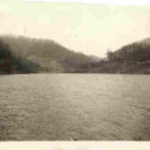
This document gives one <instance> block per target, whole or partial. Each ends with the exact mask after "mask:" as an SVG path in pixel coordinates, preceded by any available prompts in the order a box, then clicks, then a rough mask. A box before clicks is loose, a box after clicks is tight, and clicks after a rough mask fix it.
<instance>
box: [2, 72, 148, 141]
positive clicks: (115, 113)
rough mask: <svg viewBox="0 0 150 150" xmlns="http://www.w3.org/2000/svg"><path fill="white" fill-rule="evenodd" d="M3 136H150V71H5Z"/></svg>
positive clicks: (130, 137)
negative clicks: (126, 73) (140, 73)
mask: <svg viewBox="0 0 150 150" xmlns="http://www.w3.org/2000/svg"><path fill="white" fill-rule="evenodd" d="M0 140H150V76H146V75H105V74H30V75H6V76H5V75H4V76H0Z"/></svg>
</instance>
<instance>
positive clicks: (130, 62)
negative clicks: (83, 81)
mask: <svg viewBox="0 0 150 150" xmlns="http://www.w3.org/2000/svg"><path fill="white" fill-rule="evenodd" d="M99 66H100V67H98V68H96V69H94V70H93V71H94V72H98V73H138V74H149V73H150V39H145V40H142V41H139V42H134V43H132V44H129V45H126V46H123V47H122V48H120V49H118V50H116V51H115V52H111V51H108V52H107V59H106V61H105V62H103V63H100V64H99Z"/></svg>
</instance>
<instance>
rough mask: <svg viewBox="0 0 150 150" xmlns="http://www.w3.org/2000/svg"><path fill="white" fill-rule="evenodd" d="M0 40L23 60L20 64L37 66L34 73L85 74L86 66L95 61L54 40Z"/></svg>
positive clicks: (16, 38)
mask: <svg viewBox="0 0 150 150" xmlns="http://www.w3.org/2000/svg"><path fill="white" fill-rule="evenodd" d="M0 39H1V41H2V42H3V43H7V45H9V51H10V52H11V53H13V54H14V55H15V56H17V57H18V58H21V60H20V62H22V60H25V61H24V62H26V63H29V62H30V63H32V64H33V65H36V68H35V67H33V66H32V67H33V68H34V69H33V72H83V68H84V66H85V65H87V64H90V63H91V62H93V61H94V60H93V58H92V57H89V56H86V55H84V54H82V53H76V52H73V51H70V50H69V49H67V48H65V47H63V46H61V45H59V44H58V43H56V42H54V41H52V40H47V39H35V38H27V37H23V36H20V37H14V36H1V37H0ZM32 67H31V69H32ZM10 72H12V71H10ZM16 72H18V71H16ZM31 72H32V71H31Z"/></svg>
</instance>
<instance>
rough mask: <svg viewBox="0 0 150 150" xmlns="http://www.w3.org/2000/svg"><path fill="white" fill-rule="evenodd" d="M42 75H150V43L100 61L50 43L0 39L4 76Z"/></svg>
mask: <svg viewBox="0 0 150 150" xmlns="http://www.w3.org/2000/svg"><path fill="white" fill-rule="evenodd" d="M40 72H57V73H132V74H134V73H138V74H150V39H145V40H143V41H139V42H135V43H132V44H129V45H126V46H123V47H122V48H120V49H118V50H116V51H114V52H112V51H108V52H107V57H106V58H104V59H100V58H98V57H95V56H87V55H84V54H82V53H77V52H74V51H71V50H69V49H67V48H65V47H63V46H61V45H60V44H58V43H56V42H54V41H52V40H49V39H36V38H28V37H23V36H19V37H15V36H1V37H0V73H10V74H11V73H40Z"/></svg>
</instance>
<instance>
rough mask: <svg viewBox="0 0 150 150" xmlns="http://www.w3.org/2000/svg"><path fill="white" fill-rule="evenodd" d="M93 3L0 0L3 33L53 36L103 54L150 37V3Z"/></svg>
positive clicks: (74, 47)
mask: <svg viewBox="0 0 150 150" xmlns="http://www.w3.org/2000/svg"><path fill="white" fill-rule="evenodd" d="M41 1H42V0H41ZM46 1H48V0H46ZM60 1H62V0H60ZM74 1H75V0H74ZM78 1H79V0H78ZM82 1H83V0H82ZM91 2H92V1H91ZM91 2H90V4H85V3H71V2H70V3H64V2H35V0H34V1H29V0H28V1H26V0H0V33H1V34H14V35H25V36H30V37H37V38H49V39H52V40H55V41H56V42H58V43H61V44H62V45H64V46H65V47H67V48H69V49H72V50H74V51H80V52H83V53H85V54H93V55H97V56H100V57H103V56H104V55H105V54H106V51H107V49H111V50H116V49H118V48H120V47H121V46H123V45H125V44H128V43H131V42H134V41H137V40H141V39H143V38H147V37H150V5H147V6H129V5H128V6H123V5H106V4H98V3H97V4H96V3H95V4H92V3H91Z"/></svg>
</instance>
